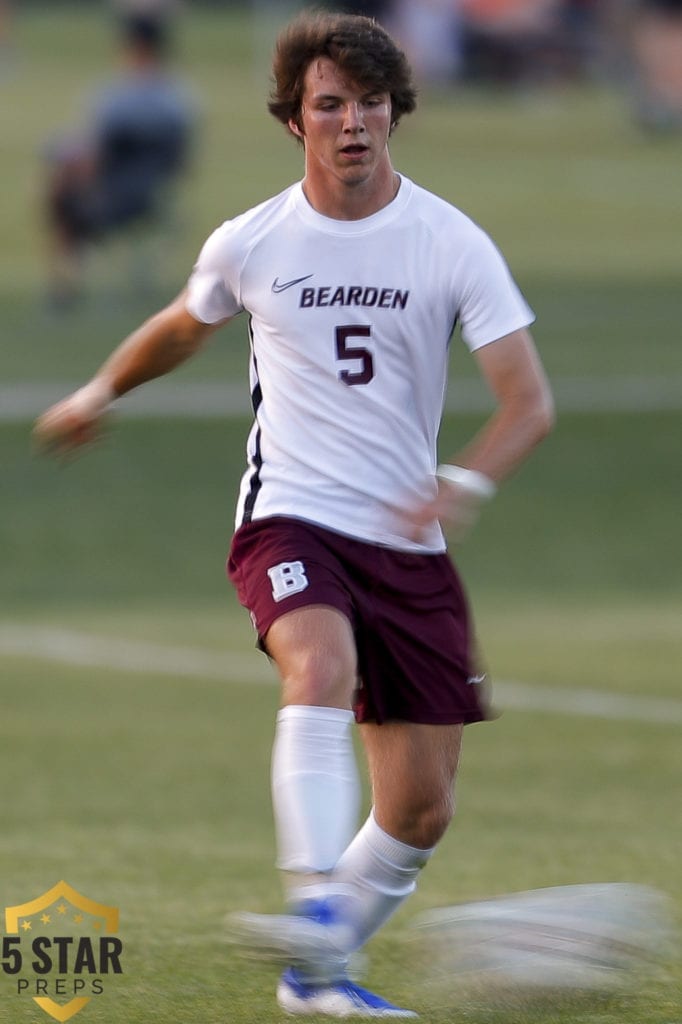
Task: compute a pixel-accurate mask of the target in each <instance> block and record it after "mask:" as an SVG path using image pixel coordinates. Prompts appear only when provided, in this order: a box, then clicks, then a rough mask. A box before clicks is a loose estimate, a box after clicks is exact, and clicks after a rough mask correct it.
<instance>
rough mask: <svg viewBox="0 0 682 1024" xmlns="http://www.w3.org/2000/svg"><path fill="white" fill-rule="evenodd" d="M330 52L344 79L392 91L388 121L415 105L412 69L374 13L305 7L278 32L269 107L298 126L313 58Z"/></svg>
mask: <svg viewBox="0 0 682 1024" xmlns="http://www.w3.org/2000/svg"><path fill="white" fill-rule="evenodd" d="M320 57H329V58H330V59H331V60H333V61H334V64H335V65H336V66H337V67H338V69H339V71H341V72H342V73H343V74H344V75H345V76H347V77H348V79H349V80H350V81H352V82H354V83H355V84H357V85H360V86H362V88H364V89H367V91H368V92H388V93H390V95H391V109H392V125H391V127H392V128H394V127H395V126H396V125H397V124H398V121H399V120H400V118H401V117H402V116H403V114H409V113H411V112H412V111H413V110H414V108H415V106H416V98H417V93H416V89H415V87H414V83H413V81H412V70H411V68H410V65H409V64H408V61H407V58H406V56H405V54H404V53H403V51H402V50H401V49H400V48H399V47H398V46H397V45H396V43H395V42H394V41H393V39H391V37H390V36H389V34H388V33H387V32H386V31H385V30H384V29H383V28H381V26H380V25H378V24H377V22H376V21H374V20H373V19H372V18H365V17H363V16H362V15H357V14H333V13H330V12H325V11H315V12H311V11H307V12H303V13H302V14H300V15H299V16H298V17H297V18H295V19H294V20H293V21H292V22H291V23H290V24H289V25H288V26H287V27H286V28H285V29H283V31H282V32H281V33H280V35H279V37H278V39H277V43H276V45H275V54H274V58H273V62H272V74H273V79H274V87H273V90H272V93H271V95H270V102H269V103H268V109H269V111H270V113H271V114H272V115H273V116H274V117H276V118H277V120H278V121H281V122H282V123H283V124H288V123H289V121H290V120H293V121H294V122H295V123H296V124H297V125H298V126H299V128H300V127H301V101H302V98H303V87H304V79H305V75H306V72H307V70H308V68H309V66H310V64H311V63H312V61H314V60H316V59H318V58H320Z"/></svg>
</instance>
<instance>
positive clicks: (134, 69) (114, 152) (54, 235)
mask: <svg viewBox="0 0 682 1024" xmlns="http://www.w3.org/2000/svg"><path fill="white" fill-rule="evenodd" d="M118 24H119V31H120V43H121V64H122V69H121V73H120V75H119V77H118V78H117V79H115V80H114V81H113V82H111V83H110V84H108V85H107V86H105V87H104V88H102V89H101V90H100V91H99V92H98V93H97V95H96V96H95V99H94V102H93V103H92V113H91V115H90V119H89V124H88V125H87V126H86V128H85V129H84V130H83V131H82V132H79V133H77V134H75V135H69V134H67V135H64V136H61V137H59V138H57V139H55V140H54V141H53V142H52V143H51V144H50V145H49V146H48V153H47V156H48V180H47V221H48V234H49V260H50V266H49V274H50V282H49V296H50V299H51V301H52V302H53V303H54V304H55V305H57V306H60V305H62V306H63V305H65V304H67V305H68V304H69V303H71V302H72V301H73V300H74V299H76V298H77V297H78V296H79V295H80V294H81V292H82V277H83V269H84V266H83V264H84V257H85V254H86V251H87V249H88V247H89V246H90V245H92V244H93V243H95V242H97V241H98V240H100V239H102V238H104V237H106V236H108V235H110V234H111V233H112V232H115V231H118V230H120V229H121V228H124V227H125V226H127V225H131V224H134V223H136V222H141V221H143V220H147V221H149V222H152V221H153V219H154V218H156V217H158V216H162V215H163V214H165V213H166V211H167V207H168V203H169V202H170V201H172V197H171V195H170V192H171V186H172V185H173V183H174V182H175V181H176V179H177V178H178V176H179V175H180V174H181V172H182V171H183V170H184V169H185V168H186V166H187V161H188V156H189V152H190V148H191V143H192V138H193V133H194V124H195V113H196V104H195V102H194V98H193V96H192V94H191V92H190V90H189V89H188V88H187V87H186V86H185V85H184V83H181V82H180V81H179V80H178V79H176V77H175V76H174V75H173V74H171V73H170V71H169V70H168V67H167V58H168V50H169V35H168V26H167V25H166V23H165V21H164V20H163V19H161V20H160V19H159V17H158V12H157V14H156V15H155V14H151V13H146V14H134V15H126V16H124V17H122V18H121V19H120V20H119V22H118Z"/></svg>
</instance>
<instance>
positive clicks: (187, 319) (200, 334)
mask: <svg viewBox="0 0 682 1024" xmlns="http://www.w3.org/2000/svg"><path fill="white" fill-rule="evenodd" d="M185 297H186V296H185V293H184V292H183V293H181V294H180V295H179V296H178V297H177V298H176V299H175V300H174V301H173V302H171V303H170V305H168V306H166V308H165V309H162V310H161V311H160V312H159V313H157V314H156V315H155V316H153V317H151V318H150V319H149V320H147V321H146V322H145V323H143V324H142V326H141V327H139V328H138V329H137V330H136V331H134V332H133V333H132V334H131V335H130V336H129V337H128V338H126V339H125V341H123V342H122V343H121V345H119V347H118V348H117V349H116V350H115V351H114V352H113V353H112V355H111V356H110V357H109V358H108V359H107V361H106V362H105V363H104V365H103V366H102V367H101V369H100V370H98V372H97V373H96V374H95V376H94V377H93V379H92V380H91V381H90V382H89V383H88V384H86V385H85V386H84V387H82V388H80V389H79V390H78V391H76V392H74V394H72V395H69V397H68V398H65V399H63V401H61V402H58V403H57V404H56V405H53V406H52V407H51V408H50V409H48V410H47V411H46V412H44V413H43V415H42V416H41V417H40V418H39V419H38V420H37V422H36V425H35V428H34V436H35V438H36V440H37V442H38V444H39V445H40V446H41V447H42V448H45V449H47V450H50V451H54V452H57V453H65V452H68V451H70V450H72V449H75V448H78V447H80V446H82V445H85V444H88V443H90V442H91V441H93V440H94V439H95V438H96V437H97V435H98V433H99V431H100V429H101V421H102V417H103V416H104V414H105V413H106V412H107V410H108V408H109V407H110V405H111V403H112V402H113V401H114V400H115V399H116V398H119V397H120V396H121V395H124V394H126V393H127V392H128V391H132V389H133V388H136V387H139V385H140V384H144V383H145V382H146V381H149V380H153V379H154V378H156V377H161V376H163V375H164V374H166V373H169V372H170V371H171V370H173V369H175V367H176V366H180V365H181V364H182V363H184V362H186V360H188V359H189V358H191V356H193V355H194V354H195V353H196V352H198V351H199V349H200V348H201V347H202V346H203V344H204V342H205V341H206V339H207V338H208V337H209V335H210V334H212V333H213V332H214V331H215V330H217V328H218V327H221V326H223V324H225V323H227V320H222V321H220V322H219V323H215V324H205V323H201V321H199V320H197V319H196V318H195V317H193V316H192V314H191V313H189V312H188V311H187V308H186V305H185Z"/></svg>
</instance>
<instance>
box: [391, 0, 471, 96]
mask: <svg viewBox="0 0 682 1024" xmlns="http://www.w3.org/2000/svg"><path fill="white" fill-rule="evenodd" d="M459 7H460V0H394V2H393V4H392V7H391V11H390V12H387V17H388V18H389V21H390V26H391V29H392V31H393V32H394V34H395V36H396V38H398V39H399V40H400V43H401V45H402V46H403V48H404V49H405V52H406V53H407V55H408V58H409V60H410V64H411V65H412V67H413V69H414V73H415V76H416V78H417V80H418V81H419V82H422V83H425V84H428V85H435V86H439V85H448V84H452V82H453V81H454V79H455V78H456V77H457V75H458V73H459V69H460V58H461V45H460V15H459Z"/></svg>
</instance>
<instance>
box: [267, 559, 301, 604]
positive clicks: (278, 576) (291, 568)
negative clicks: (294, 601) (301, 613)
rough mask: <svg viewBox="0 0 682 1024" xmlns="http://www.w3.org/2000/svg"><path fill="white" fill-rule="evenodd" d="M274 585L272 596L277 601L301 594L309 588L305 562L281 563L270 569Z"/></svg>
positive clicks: (269, 573)
mask: <svg viewBox="0 0 682 1024" xmlns="http://www.w3.org/2000/svg"><path fill="white" fill-rule="evenodd" d="M268 576H269V577H270V582H271V583H272V596H273V598H274V600H275V601H283V600H284V598H285V597H291V596H292V594H299V593H300V592H301V591H302V590H305V588H306V587H307V586H308V577H307V576H306V574H305V566H304V565H303V562H280V564H279V565H273V567H272V568H271V569H268Z"/></svg>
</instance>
